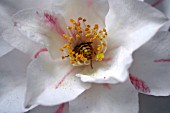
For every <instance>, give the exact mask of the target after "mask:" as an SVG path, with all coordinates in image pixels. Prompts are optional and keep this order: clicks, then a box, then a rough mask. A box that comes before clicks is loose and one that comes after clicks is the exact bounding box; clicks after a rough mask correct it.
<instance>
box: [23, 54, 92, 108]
mask: <svg viewBox="0 0 170 113" xmlns="http://www.w3.org/2000/svg"><path fill="white" fill-rule="evenodd" d="M68 63H69V62H68V61H65V60H53V59H52V58H51V57H50V55H49V53H48V52H43V53H41V54H39V56H38V57H37V58H36V59H34V60H33V61H32V62H31V63H30V64H29V66H28V68H27V76H28V79H27V91H26V101H25V106H32V105H34V104H36V105H37V104H41V105H46V106H52V105H59V104H62V103H65V102H68V101H70V100H73V99H75V98H76V97H77V96H79V95H80V94H81V93H82V92H84V91H85V90H86V89H89V88H90V84H89V83H83V82H81V81H80V80H79V78H77V77H75V75H76V73H78V72H80V71H81V68H78V67H77V68H75V69H74V68H73V67H72V65H71V64H68ZM32 87H34V88H32Z"/></svg>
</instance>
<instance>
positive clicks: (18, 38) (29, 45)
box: [2, 28, 44, 57]
mask: <svg viewBox="0 0 170 113" xmlns="http://www.w3.org/2000/svg"><path fill="white" fill-rule="evenodd" d="M2 36H3V38H4V40H5V41H6V42H8V43H9V44H10V45H11V46H13V47H15V48H17V49H19V50H20V51H22V52H24V53H26V54H27V55H29V56H30V57H33V56H34V55H35V54H36V52H37V51H39V50H40V49H42V48H43V47H44V46H42V45H40V44H38V43H35V42H33V41H31V40H29V39H27V38H26V37H25V36H23V35H22V34H20V33H19V32H18V31H17V30H16V29H14V28H11V29H8V30H6V31H5V32H3V34H2Z"/></svg>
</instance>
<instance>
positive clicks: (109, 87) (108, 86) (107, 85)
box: [102, 83, 112, 90]
mask: <svg viewBox="0 0 170 113" xmlns="http://www.w3.org/2000/svg"><path fill="white" fill-rule="evenodd" d="M102 85H103V86H104V87H105V88H107V89H109V90H111V89H112V88H111V86H110V85H109V84H107V83H104V84H102Z"/></svg>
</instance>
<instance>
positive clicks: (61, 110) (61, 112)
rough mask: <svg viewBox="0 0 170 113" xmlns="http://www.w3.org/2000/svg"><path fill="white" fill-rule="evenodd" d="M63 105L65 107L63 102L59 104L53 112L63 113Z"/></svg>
mask: <svg viewBox="0 0 170 113" xmlns="http://www.w3.org/2000/svg"><path fill="white" fill-rule="evenodd" d="M64 107H65V104H64V103H63V104H61V105H60V107H59V108H58V109H57V111H56V112H55V113H63V110H64Z"/></svg>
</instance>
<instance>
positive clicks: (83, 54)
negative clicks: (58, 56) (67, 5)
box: [59, 17, 107, 68]
mask: <svg viewBox="0 0 170 113" xmlns="http://www.w3.org/2000/svg"><path fill="white" fill-rule="evenodd" d="M86 22H88V21H87V20H86V18H82V17H79V18H78V19H77V20H74V19H70V23H71V24H70V25H69V26H67V30H68V34H63V35H62V36H63V38H64V39H66V40H67V41H66V43H65V44H64V45H63V46H62V47H61V48H59V50H60V51H61V52H62V53H63V54H65V56H64V55H63V56H62V60H65V59H66V58H69V59H70V63H71V64H72V65H73V66H81V65H89V64H91V68H93V66H92V61H102V60H103V58H104V53H105V51H106V49H107V42H106V37H107V31H106V29H105V28H103V29H99V25H98V24H94V25H93V26H92V25H89V24H86Z"/></svg>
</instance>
